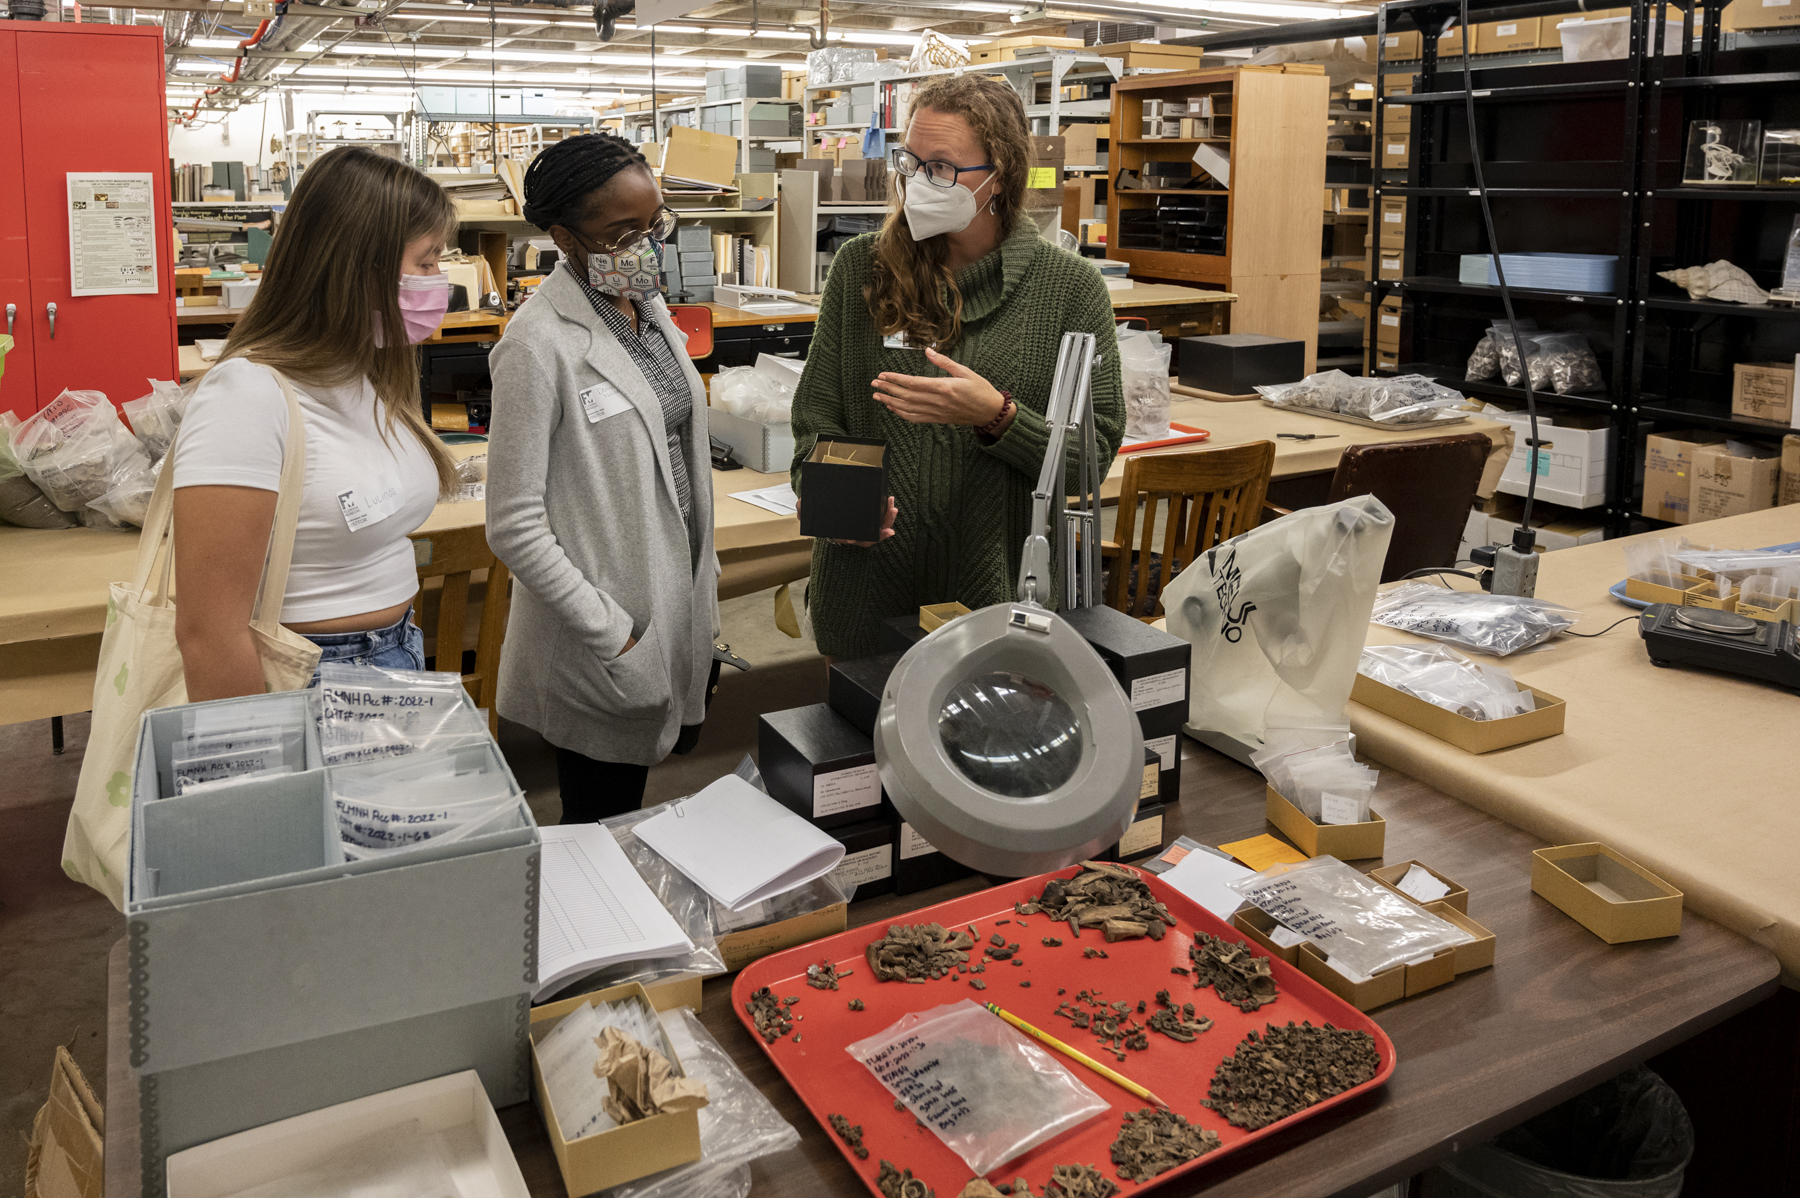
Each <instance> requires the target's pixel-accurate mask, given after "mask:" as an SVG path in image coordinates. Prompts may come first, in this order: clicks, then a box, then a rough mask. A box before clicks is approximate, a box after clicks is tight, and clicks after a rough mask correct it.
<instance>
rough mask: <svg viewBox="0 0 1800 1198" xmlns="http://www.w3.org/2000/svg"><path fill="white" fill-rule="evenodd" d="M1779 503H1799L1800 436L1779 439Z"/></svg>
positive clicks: (1790, 435) (1792, 435) (1789, 435)
mask: <svg viewBox="0 0 1800 1198" xmlns="http://www.w3.org/2000/svg"><path fill="white" fill-rule="evenodd" d="M1781 502H1782V504H1783V506H1785V505H1787V504H1790V503H1800V436H1795V435H1794V434H1792V433H1790V434H1788V435H1787V436H1785V437H1783V438H1782V439H1781Z"/></svg>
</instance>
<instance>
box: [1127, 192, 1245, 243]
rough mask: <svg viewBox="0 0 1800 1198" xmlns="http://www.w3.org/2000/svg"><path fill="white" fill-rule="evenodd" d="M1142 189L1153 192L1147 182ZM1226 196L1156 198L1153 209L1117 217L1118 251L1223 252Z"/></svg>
mask: <svg viewBox="0 0 1800 1198" xmlns="http://www.w3.org/2000/svg"><path fill="white" fill-rule="evenodd" d="M1144 189H1145V190H1155V187H1154V186H1153V184H1152V183H1151V182H1150V180H1148V179H1146V180H1145V183H1144ZM1227 203H1228V198H1227V197H1226V196H1158V197H1157V198H1156V207H1154V208H1127V209H1125V210H1123V211H1122V212H1121V213H1120V214H1119V248H1121V249H1127V250H1169V251H1180V252H1182V253H1190V254H1223V253H1224V252H1225V217H1226V208H1227Z"/></svg>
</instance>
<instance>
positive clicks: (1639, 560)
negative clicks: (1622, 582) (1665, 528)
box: [1622, 537, 1695, 590]
mask: <svg viewBox="0 0 1800 1198" xmlns="http://www.w3.org/2000/svg"><path fill="white" fill-rule="evenodd" d="M1622 547H1623V548H1624V550H1625V577H1626V578H1636V579H1638V580H1640V581H1642V582H1647V583H1650V584H1651V585H1652V586H1659V587H1670V588H1673V589H1675V590H1686V589H1687V588H1688V587H1691V586H1693V585H1694V584H1693V581H1692V580H1693V578H1694V577H1695V574H1694V567H1692V566H1690V565H1688V564H1687V563H1685V562H1683V561H1682V560H1680V559H1679V558H1678V557H1676V556H1675V554H1676V551H1677V550H1678V549H1680V547H1681V546H1680V544H1679V543H1678V542H1675V541H1671V540H1669V539H1668V538H1666V537H1657V538H1655V539H1653V540H1647V541H1640V540H1636V539H1633V540H1629V541H1626V542H1624V544H1623V546H1622Z"/></svg>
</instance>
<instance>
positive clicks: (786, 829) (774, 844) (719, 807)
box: [632, 774, 844, 911]
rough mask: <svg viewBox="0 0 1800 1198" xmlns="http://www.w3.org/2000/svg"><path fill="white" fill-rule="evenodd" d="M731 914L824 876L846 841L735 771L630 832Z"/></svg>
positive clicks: (840, 859) (841, 853)
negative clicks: (804, 817)
mask: <svg viewBox="0 0 1800 1198" xmlns="http://www.w3.org/2000/svg"><path fill="white" fill-rule="evenodd" d="M632 830H633V831H634V832H636V833H637V837H638V839H639V840H641V841H643V842H644V843H645V844H647V845H649V846H650V847H651V848H653V849H655V850H656V851H657V852H659V853H661V854H662V855H663V856H664V857H665V858H667V859H668V862H669V864H670V865H673V866H674V867H675V868H676V869H678V870H680V871H681V872H682V873H683V874H685V875H687V877H688V878H689V880H691V881H692V882H693V883H694V885H696V886H698V887H700V889H702V890H704V891H706V893H707V894H709V895H711V896H712V897H713V898H715V899H717V900H718V901H719V902H720V903H722V904H724V905H725V906H726V907H728V908H729V909H731V910H733V911H741V910H743V909H744V908H745V907H748V906H749V905H751V904H752V903H757V902H761V901H762V900H763V899H766V898H770V897H772V896H774V895H777V894H782V893H785V892H786V891H789V890H792V889H793V888H794V887H796V886H800V885H802V884H804V883H807V882H810V881H812V880H813V879H814V878H819V877H823V876H824V875H826V874H828V873H830V872H831V871H832V870H833V869H836V868H837V863H838V862H839V861H842V860H843V859H844V846H843V844H842V843H841V842H840V841H839V840H838V839H837V838H836V837H834V836H830V835H827V834H826V833H824V832H821V831H819V830H818V829H817V828H815V827H813V826H812V825H811V824H809V823H807V822H806V821H805V820H803V819H801V818H800V817H799V816H798V815H795V814H794V813H793V812H792V811H789V810H788V809H787V808H786V807H783V806H782V805H781V804H780V803H777V802H776V801H775V800H774V799H771V798H770V797H769V796H768V795H766V794H764V793H763V792H762V791H760V790H758V789H756V787H754V786H752V785H750V784H749V783H748V782H746V781H744V780H743V779H742V778H740V777H738V776H737V775H735V774H727V775H726V776H725V777H723V778H720V779H719V780H718V781H717V782H714V783H713V784H712V785H711V786H708V787H707V788H706V789H705V790H702V791H701V792H700V793H699V794H697V795H695V796H693V797H692V798H690V799H683V800H682V801H681V802H679V803H673V804H670V807H669V810H667V811H665V812H663V813H662V814H661V815H656V816H652V817H650V818H649V819H647V820H645V821H644V822H643V823H641V824H639V825H637V827H636V828H634V829H632Z"/></svg>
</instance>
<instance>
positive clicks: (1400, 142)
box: [1381, 128, 1412, 170]
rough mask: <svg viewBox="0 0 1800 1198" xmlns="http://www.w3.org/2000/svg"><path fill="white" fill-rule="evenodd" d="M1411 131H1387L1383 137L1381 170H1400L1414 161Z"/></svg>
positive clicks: (1408, 129) (1383, 133)
mask: <svg viewBox="0 0 1800 1198" xmlns="http://www.w3.org/2000/svg"><path fill="white" fill-rule="evenodd" d="M1411 132H1412V131H1411V129H1410V128H1407V129H1387V130H1384V131H1383V132H1382V136H1381V169H1382V170H1400V169H1401V168H1403V167H1405V166H1406V165H1407V164H1408V163H1409V162H1410V161H1412V136H1411Z"/></svg>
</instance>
